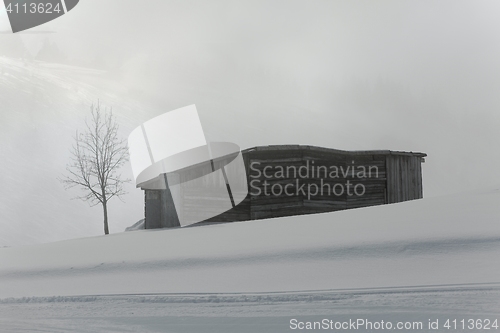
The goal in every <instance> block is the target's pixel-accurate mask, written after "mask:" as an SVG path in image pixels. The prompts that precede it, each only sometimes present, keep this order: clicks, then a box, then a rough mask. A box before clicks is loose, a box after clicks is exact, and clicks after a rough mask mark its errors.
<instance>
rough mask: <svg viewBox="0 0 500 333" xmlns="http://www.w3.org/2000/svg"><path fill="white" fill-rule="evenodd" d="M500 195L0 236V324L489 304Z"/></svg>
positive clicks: (393, 312)
mask: <svg viewBox="0 0 500 333" xmlns="http://www.w3.org/2000/svg"><path fill="white" fill-rule="evenodd" d="M499 200H500V190H499V189H498V188H495V189H488V190H483V191H475V192H469V193H463V194H457V195H452V196H443V197H435V198H429V199H422V200H416V201H411V202H405V203H399V204H392V205H384V206H376V207H368V208H361V209H355V210H346V211H340V212H334V213H324V214H313V215H305V216H293V217H286V218H277V219H268V220H259V221H251V222H239V223H220V224H210V225H202V226H192V227H185V228H175V229H166V230H136V231H134V232H124V233H120V234H113V235H108V236H100V237H92V238H82V239H74V240H67V241H60V242H55V243H49V244H41V245H31V246H20V247H12V248H2V249H0V262H1V266H0V299H1V301H0V313H2V315H0V324H2V325H5V327H10V328H11V330H12V331H16V330H20V329H26V328H27V327H28V328H29V327H43V329H42V328H40V331H43V330H46V331H51V332H54V331H65V330H69V329H72V330H75V331H77V332H92V331H94V332H95V331H130V332H157V331H162V332H163V331H165V330H162V329H161V328H163V329H165V328H167V327H168V328H169V329H171V331H172V332H178V331H182V332H191V331H192V332H197V331H198V332H199V331H211V330H210V329H206V330H204V329H202V328H203V327H205V328H206V327H213V328H212V329H213V331H214V332H215V331H217V330H216V329H215V328H214V327H217V329H219V331H224V330H227V331H228V332H229V331H242V332H255V331H261V332H265V331H269V332H281V331H283V332H284V331H287V330H288V329H289V325H288V321H289V320H290V319H291V318H292V317H290V316H292V315H295V316H301V317H300V318H308V319H311V320H312V319H316V320H321V319H322V318H319V317H322V316H325V315H330V316H332V313H333V314H335V316H336V318H337V319H338V318H344V319H348V318H354V317H356V316H357V315H359V316H365V317H366V318H372V319H373V320H375V319H376V318H379V319H382V318H386V317H387V318H389V319H391V318H392V320H395V319H401V318H406V319H408V320H414V319H415V318H417V319H418V318H420V319H422V320H423V318H424V319H425V318H427V317H429V318H431V317H432V316H434V317H435V318H445V317H446V316H448V317H449V316H450V312H451V313H452V314H453V315H458V314H463V316H465V315H468V316H475V317H474V318H476V317H477V316H482V317H484V316H487V317H488V316H489V317H494V316H497V317H498V316H500V297H499V296H500V265H499V264H500V259H499V258H500V223H499V221H500V206H499V205H498V202H499ZM353 316H354V317H353ZM384 316H385V317H384ZM191 317H192V318H191ZM434 317H432V318H434ZM25 318H29V320H27V321H26V320H25ZM67 318H71V320H69V319H67ZM189 318H191V319H192V320H191V319H189ZM425 321H427V319H425ZM75 323H79V324H75ZM252 323H258V326H256V327H258V329H256V330H255V326H252ZM125 327H126V329H125ZM234 327H237V329H235V328H234Z"/></svg>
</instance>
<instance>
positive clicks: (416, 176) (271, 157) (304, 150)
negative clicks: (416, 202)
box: [146, 145, 426, 228]
mask: <svg viewBox="0 0 500 333" xmlns="http://www.w3.org/2000/svg"><path fill="white" fill-rule="evenodd" d="M242 153H243V159H244V162H245V168H246V177H245V175H242V177H241V179H242V181H243V180H244V179H245V178H246V181H247V184H248V187H249V191H250V193H249V194H248V195H247V196H246V198H245V200H243V201H242V202H241V203H240V204H239V205H237V206H236V207H234V208H232V209H230V210H228V211H226V212H224V213H222V214H220V215H218V216H215V217H213V218H210V219H208V220H206V221H204V222H231V221H245V220H255V219H264V218H272V217H281V216H291V215H302V214H312V213H320V212H330V211H337V210H344V209H351V208H359V207H367V206H374V205H382V204H387V203H395V202H401V201H406V200H413V199H419V198H422V196H423V191H422V169H421V163H422V162H423V157H424V156H426V155H425V154H423V153H406V152H393V151H388V150H380V151H343V150H336V149H327V148H320V147H313V146H299V145H286V146H266V147H255V148H250V149H246V150H244V151H243V152H242ZM278 166H283V167H291V168H293V167H295V168H296V170H298V169H299V168H301V167H302V169H301V170H302V171H305V170H308V172H309V177H307V178H302V177H296V176H295V175H293V174H289V175H288V177H284V178H281V177H279V178H276V177H271V178H267V177H265V176H264V168H266V167H268V170H270V169H271V170H276V167H278ZM330 166H337V167H338V168H340V167H342V168H344V170H346V169H347V167H350V168H353V167H354V168H355V170H358V167H361V166H364V167H365V169H366V170H368V169H369V167H372V168H374V167H376V169H377V170H378V174H377V176H376V177H371V178H368V177H367V178H359V177H356V176H354V177H353V175H352V173H350V174H348V175H346V177H340V178H338V179H337V178H330V177H324V170H325V168H326V169H327V170H329V167H330ZM313 167H314V169H313ZM318 167H323V169H321V172H320V174H319V175H318V174H317V172H318ZM290 170H292V169H290ZM313 170H314V174H313ZM351 170H352V169H351ZM290 173H293V172H290ZM259 174H260V177H259ZM372 176H373V175H372ZM200 181H201V180H200ZM204 181H210V182H212V183H213V184H217V185H218V186H220V187H221V188H223V187H225V186H226V184H225V182H224V180H223V179H222V177H220V175H218V174H216V173H214V174H213V176H211V177H208V178H207V177H205V180H204ZM252 181H254V183H252ZM264 181H267V183H268V184H269V185H268V193H270V191H269V189H270V188H271V187H272V186H273V185H275V184H279V185H276V188H279V187H281V188H284V187H285V186H287V185H288V187H287V189H288V192H289V193H297V185H298V186H299V188H300V186H302V185H304V187H303V188H306V189H307V186H308V185H309V184H311V186H314V185H316V186H317V187H318V188H320V187H321V184H323V186H324V188H323V189H324V192H323V194H321V193H318V194H317V195H314V196H309V197H308V195H307V191H306V195H304V194H303V193H302V192H299V193H298V195H292V196H290V195H287V194H286V193H282V194H281V195H275V194H277V193H274V194H271V195H265V193H264V186H263V184H264ZM346 181H349V182H350V183H353V184H363V186H364V188H365V193H364V194H363V195H362V196H356V195H347V193H343V194H342V195H332V194H330V195H329V194H328V193H327V190H328V187H327V185H329V186H330V188H332V187H333V186H335V185H336V184H339V185H337V186H340V184H344V185H345V184H346ZM252 184H253V186H251V185H252ZM312 184H314V185H312ZM256 188H259V189H260V191H261V193H260V194H258V193H257V192H258V191H257V190H256ZM148 192H150V191H149V190H146V210H147V212H148V211H151V213H147V214H150V217H151V219H153V218H158V217H157V216H156V215H155V214H157V212H156V211H155V209H157V208H155V207H157V205H158V203H157V201H155V200H156V199H154V198H153V197H151V203H149V205H148V198H149V196H148V195H149V194H148ZM182 195H183V197H184V200H185V203H186V204H185V210H187V211H189V212H183V214H191V215H193V218H195V217H196V214H197V207H196V198H197V197H199V195H200V193H199V192H198V191H194V190H193V192H192V193H190V192H189V188H188V189H185V190H184V192H183V194H182ZM160 200H161V199H160ZM213 200H218V198H216V197H214V198H213ZM190 202H192V204H189V203H190ZM148 207H151V208H150V209H149V210H148ZM163 214H165V213H163ZM157 224H158V223H154V222H153V221H151V223H149V222H148V216H147V215H146V227H147V228H154V227H157V226H156V225H157Z"/></svg>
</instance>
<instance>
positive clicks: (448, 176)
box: [0, 0, 500, 245]
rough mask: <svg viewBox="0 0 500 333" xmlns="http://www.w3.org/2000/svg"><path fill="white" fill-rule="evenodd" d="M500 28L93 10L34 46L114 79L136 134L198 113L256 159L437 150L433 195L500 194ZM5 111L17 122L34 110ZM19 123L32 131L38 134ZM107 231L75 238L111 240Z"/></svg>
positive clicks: (460, 14) (79, 12)
mask: <svg viewBox="0 0 500 333" xmlns="http://www.w3.org/2000/svg"><path fill="white" fill-rule="evenodd" d="M499 17H500V2H498V1H494V0H492V1H456V0H453V1H402V0H395V1H353V0H349V1H347V0H346V1H331V0H329V1H318V0H307V1H293V0H283V1H269V0H267V1H256V0H251V1H239V0H236V1H201V0H200V1H185V0H183V1H180V0H179V1H167V0H157V1H154V0H151V1H147V2H138V1H132V0H100V1H98V0H82V1H80V3H79V4H78V6H77V7H75V9H73V10H72V11H71V12H69V13H68V14H66V15H64V16H63V17H61V18H59V19H56V20H54V21H52V22H49V23H47V24H45V25H42V26H40V27H37V28H34V29H32V30H29V31H27V32H25V33H21V34H19V37H20V38H21V39H22V41H23V43H24V44H25V46H26V48H27V49H28V50H29V51H30V52H31V53H32V54H33V55H36V54H37V52H38V50H39V49H40V48H41V47H42V45H43V43H44V41H46V40H47V41H50V42H53V43H55V45H57V47H58V48H59V49H60V50H61V51H62V52H63V53H64V54H65V55H66V57H67V62H68V63H69V64H72V65H78V66H83V67H98V68H100V69H104V70H105V71H107V72H108V73H109V74H107V75H106V79H105V80H107V81H106V82H107V84H106V85H104V84H103V83H101V85H100V86H99V87H101V88H100V90H99V91H98V92H97V93H96V95H95V97H96V98H97V97H99V98H100V99H101V100H102V101H103V102H104V103H107V104H109V105H111V106H113V107H114V109H115V110H116V112H117V113H118V116H119V119H120V121H121V122H122V125H123V126H122V127H123V131H124V135H127V133H128V131H130V130H131V129H132V128H134V127H135V126H138V125H140V123H141V122H143V121H146V120H148V119H150V118H152V117H154V116H156V115H159V114H161V113H163V112H166V111H169V110H173V109H176V108H179V107H182V106H186V105H190V104H196V105H197V107H198V111H199V113H200V116H201V118H202V123H203V126H204V128H205V131H206V133H207V136H208V138H209V139H210V140H226V141H231V142H235V143H237V144H239V145H240V146H241V148H243V149H244V148H248V147H251V146H255V145H268V144H312V145H318V146H325V147H331V148H337V149H355V150H367V149H391V150H404V151H421V152H425V153H427V154H428V155H429V156H428V158H427V159H426V163H425V164H424V165H423V169H424V196H425V197H431V196H437V195H443V194H449V193H455V192H460V191H466V190H469V189H473V188H481V187H491V186H496V185H500V179H499V177H498V172H497V170H498V168H499V166H500V165H499V164H500V149H499V145H498V143H499V142H500V140H499V139H500V134H499V130H498V129H499V127H500V126H499V125H500V93H499V92H500V62H499V61H498V59H500V20H499V19H498V18H499ZM7 29H8V22H7V17H6V16H5V15H3V14H2V13H1V10H0V30H4V31H5V30H7ZM37 31H38V32H40V31H41V32H47V33H33V32H37ZM8 37H12V36H8V35H7V34H5V33H4V34H0V43H2V38H8ZM100 82H101V81H100ZM85 84H91V83H89V82H85ZM104 86H105V87H107V88H102V87H104ZM106 89H107V90H106ZM111 95H113V96H115V97H114V99H112V98H109V100H106V96H111ZM92 98H94V97H92ZM125 100H127V101H128V102H127V103H128V104H127V105H129V107H128V108H120V105H117V104H120V103H121V102H122V101H125ZM1 102H2V101H0V108H1V109H0V115H1V116H2V117H5V118H4V119H7V118H6V117H7V113H16V112H19V110H17V111H16V109H15V108H9V109H7V108H4V107H2V103H1ZM123 103H125V102H123ZM4 105H5V104H4ZM130 105H133V106H134V107H130ZM134 108H135V109H134ZM81 110H82V111H81V112H82V113H81V115H84V113H85V112H87V111H88V109H86V108H82V109H81ZM134 110H135V111H134ZM9 117H10V118H9V119H13V120H12V121H13V124H14V125H13V126H14V127H15V128H16V129H17V132H19V131H30V127H29V126H26V123H25V122H24V123H23V124H22V125H19V126H18V127H16V126H17V125H15V124H16V121H17V120H16V119H20V118H16V117H17V116H12V115H11V116H9ZM19 117H21V116H19ZM43 117H44V116H41V115H40V116H38V117H35V118H32V119H34V120H32V121H40V119H41V120H42V121H43V119H44V118H43ZM78 117H80V114H78ZM78 117H77V118H78ZM79 119H80V118H78V119H76V118H75V119H73V120H74V121H75V122H77V121H79ZM28 121H29V120H28ZM48 135H50V134H47V136H48ZM28 137H29V136H28ZM4 140H6V141H5V142H8V140H9V138H8V137H7V138H4ZM54 144H57V145H59V146H60V147H59V149H60V151H61V152H62V151H65V150H66V148H67V145H68V143H67V142H57V143H56V142H55V143H54ZM18 154H21V155H22V154H23V153H22V152H18ZM65 158H66V156H61V161H62V160H64V159H65ZM60 167H61V165H60V164H58V165H56V166H54V168H56V169H57V168H60ZM62 168H63V169H64V165H62ZM127 168H129V166H127ZM62 171H63V170H62ZM127 172H129V171H127ZM54 186H55V185H54ZM132 190H133V189H132ZM9 191H16V189H9ZM136 191H139V190H136ZM139 192H140V191H139ZM141 195H142V194H140V193H139V194H137V193H136V194H134V195H133V196H130V197H129V200H126V201H127V206H129V207H133V208H129V209H132V210H133V212H134V213H133V214H130V212H128V213H127V214H128V215H129V216H133V218H131V220H128V221H126V220H124V218H123V217H124V216H121V215H120V216H119V215H116V218H117V219H119V220H120V227H121V226H125V225H131V224H133V223H134V222H136V221H135V220H132V219H136V218H140V216H141V214H142V209H143V206H142V205H143V202H142V201H141V199H140V198H141ZM120 204H121V203H120V202H117V203H116V205H117V206H118V207H119V205H120ZM79 207H81V209H82V214H84V213H83V210H84V209H87V208H86V207H85V206H79ZM98 213H99V212H97V213H96V215H95V216H99V215H98ZM117 214H118V213H117ZM3 223H7V222H5V221H4V222H3ZM33 223H35V222H33ZM99 223H101V222H100V221H99V220H98V221H97V222H96V223H95V225H96V227H95V229H92V231H89V230H85V231H81V230H80V229H78V230H80V231H78V230H77V231H75V233H74V234H71V236H73V235H77V234H78V235H80V234H81V235H82V236H87V235H89V234H92V233H93V232H96V233H98V232H99V230H100V229H99V228H100V224H99ZM0 225H1V224H0ZM27 228H28V227H27ZM111 229H112V230H113V228H112V227H111ZM115 231H116V229H115ZM68 235H70V234H67V233H65V231H61V232H60V233H58V234H57V236H54V237H53V238H57V239H59V238H65V237H69V236H68ZM47 237H48V236H47ZM53 238H50V240H53ZM47 239H49V238H47ZM44 240H45V239H44ZM0 245H2V244H0Z"/></svg>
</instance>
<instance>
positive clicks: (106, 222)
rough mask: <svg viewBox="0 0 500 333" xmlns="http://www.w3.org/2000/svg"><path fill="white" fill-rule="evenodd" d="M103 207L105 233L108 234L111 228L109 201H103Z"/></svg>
mask: <svg viewBox="0 0 500 333" xmlns="http://www.w3.org/2000/svg"><path fill="white" fill-rule="evenodd" d="M102 209H103V210H104V234H105V235H108V234H109V228H108V203H107V202H103V204H102Z"/></svg>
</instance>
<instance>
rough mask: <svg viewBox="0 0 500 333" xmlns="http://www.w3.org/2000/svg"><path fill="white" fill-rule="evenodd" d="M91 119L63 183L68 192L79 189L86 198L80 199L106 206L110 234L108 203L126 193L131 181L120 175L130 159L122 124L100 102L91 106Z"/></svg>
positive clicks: (73, 151) (80, 135) (106, 230)
mask: <svg viewBox="0 0 500 333" xmlns="http://www.w3.org/2000/svg"><path fill="white" fill-rule="evenodd" d="M90 111H91V119H90V121H87V120H86V121H85V125H86V128H85V131H84V132H83V133H79V132H78V131H77V132H76V136H75V144H74V145H73V147H72V149H71V162H70V163H68V165H67V166H66V170H67V171H68V173H69V175H68V176H66V177H65V178H64V179H61V181H62V182H63V183H64V184H65V187H66V189H68V188H72V187H75V186H76V187H79V188H80V189H81V190H82V191H83V192H85V195H83V196H79V197H77V198H78V199H82V200H84V201H87V202H89V204H90V205H91V206H95V205H98V204H101V205H102V208H103V213H104V234H106V235H107V234H109V227H108V202H109V200H110V199H111V198H113V197H118V198H120V197H121V196H122V195H124V194H126V192H125V191H124V190H123V184H124V183H126V182H129V181H130V180H128V179H122V176H121V174H118V170H119V169H120V167H121V166H122V165H123V164H124V163H125V162H126V161H127V160H128V151H127V146H126V143H125V140H120V139H119V138H118V124H117V123H116V121H115V119H114V117H113V114H112V112H111V110H110V111H109V112H108V111H107V110H104V112H103V110H101V105H100V103H99V101H98V102H97V105H96V106H94V105H93V104H92V106H91V107H90Z"/></svg>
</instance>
